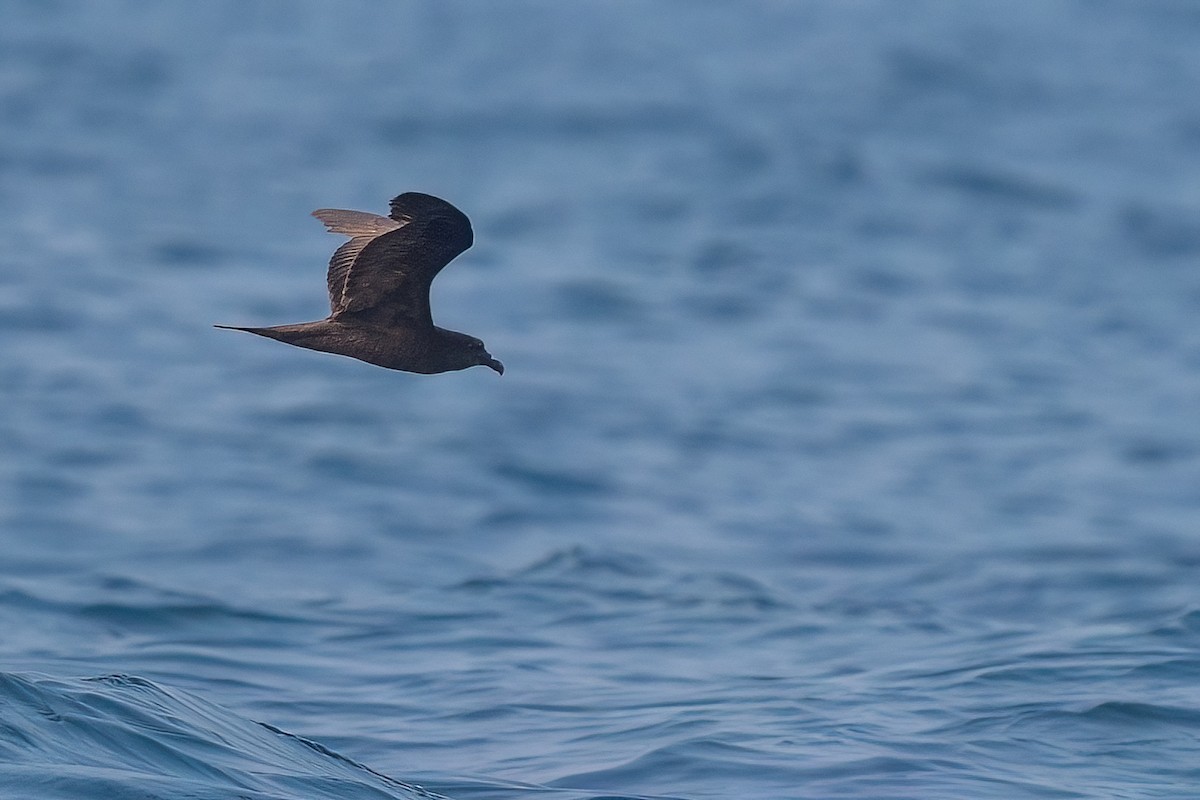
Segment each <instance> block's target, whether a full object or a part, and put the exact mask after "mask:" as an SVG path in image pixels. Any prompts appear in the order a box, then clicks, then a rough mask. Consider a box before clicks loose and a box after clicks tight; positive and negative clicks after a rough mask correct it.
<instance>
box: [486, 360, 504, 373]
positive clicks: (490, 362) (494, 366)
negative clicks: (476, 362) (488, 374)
mask: <svg viewBox="0 0 1200 800" xmlns="http://www.w3.org/2000/svg"><path fill="white" fill-rule="evenodd" d="M482 364H483V365H484V366H485V367H491V368H492V369H494V370H496V372H499V373H500V374H501V375H503V374H504V365H503V364H501V363H500V362H499V361H497V360H496V359H494V358H492V357H491V356H488V357H487V358H486V359H484V360H483V362H482Z"/></svg>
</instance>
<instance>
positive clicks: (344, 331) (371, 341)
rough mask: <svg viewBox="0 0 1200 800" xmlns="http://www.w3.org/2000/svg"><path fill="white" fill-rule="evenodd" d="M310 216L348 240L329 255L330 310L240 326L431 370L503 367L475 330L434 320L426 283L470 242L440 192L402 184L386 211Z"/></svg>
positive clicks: (325, 211)
mask: <svg viewBox="0 0 1200 800" xmlns="http://www.w3.org/2000/svg"><path fill="white" fill-rule="evenodd" d="M312 213H313V216H314V217H316V218H317V219H319V220H321V222H323V223H325V227H326V228H328V229H329V231H330V232H331V233H340V234H342V235H344V236H349V237H350V241H348V242H346V243H345V244H343V245H342V246H341V247H339V248H338V249H337V250H336V251H334V254H333V258H331V259H330V260H329V275H328V278H327V283H328V284H329V306H330V310H331V313H330V314H329V316H328V317H326V318H325V319H323V320H320V321H318V322H300V323H296V324H294V325H276V326H273V327H270V328H243V327H239V326H236V325H217V326H215V327H218V328H227V329H230V330H235V331H246V332H247V333H254V334H258V335H259V336H266V337H267V338H269V339H276V340H278V341H280V342H286V343H287V344H294V345H296V346H297V347H307V348H308V349H309V350H321V351H324V352H326V353H337V354H338V355H343V356H350V357H351V358H357V359H359V360H360V361H366V362H367V363H368V364H376V365H378V366H380V367H387V368H388V369H399V370H404V371H405V372H420V373H424V374H426V375H430V374H433V373H436V372H449V371H451V370H456V369H466V368H467V367H474V366H476V365H482V366H485V367H491V368H492V369H494V370H496V372H499V373H500V374H502V375H503V374H504V365H503V364H501V363H500V362H499V361H497V360H496V359H494V358H492V356H491V354H490V353H488V351H487V349H486V348H485V347H484V346H483V342H481V341H480V340H479V339H476V338H475V337H474V336H468V335H467V334H465V333H459V332H458V331H451V330H446V329H445V328H439V327H438V326H436V325H434V324H433V315H432V313H431V312H430V310H429V286H430V284H431V283H433V279H434V277H435V276H436V275H437V274H438V272H440V271H441V269H442V267H444V266H446V265H447V264H449V263H450V262H451V261H452V260H453V259H454V257H455V256H457V255H458V254H459V253H461V252H463V251H464V250H466V249H467V248H468V247H470V246H471V244H472V243H473V242H474V239H475V237H474V234H473V233H472V231H471V221H470V220H468V219H467V215H466V214H464V213H462V212H461V211H459V210H458V209H457V208H455V207H454V206H452V205H450V204H449V203H447V202H446V201H445V200H442V199H440V198H437V197H433V196H432V195H428V194H421V193H420V192H405V193H404V194H402V195H400V196H399V197H396V198H395V199H393V200H392V210H391V213H390V214H389V215H388V216H386V217H381V216H379V215H378V214H371V213H368V212H366V211H348V210H345V209H340V208H319V209H317V210H316V211H314V212H312Z"/></svg>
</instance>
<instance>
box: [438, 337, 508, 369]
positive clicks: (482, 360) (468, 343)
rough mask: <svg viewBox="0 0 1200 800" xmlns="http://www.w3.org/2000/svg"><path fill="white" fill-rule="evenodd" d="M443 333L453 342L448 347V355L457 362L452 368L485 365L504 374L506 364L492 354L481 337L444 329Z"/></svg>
mask: <svg viewBox="0 0 1200 800" xmlns="http://www.w3.org/2000/svg"><path fill="white" fill-rule="evenodd" d="M441 333H442V336H443V338H444V339H447V340H448V341H449V342H451V343H452V344H451V346H450V347H448V348H447V350H448V353H447V355H448V356H449V357H450V358H452V359H453V362H454V364H455V366H453V367H451V369H466V368H467V367H476V366H483V367H490V368H491V369H494V370H496V372H498V373H500V374H501V375H503V374H504V365H503V364H501V363H500V362H499V361H497V360H496V359H494V358H492V354H491V353H489V352H488V351H487V348H486V347H484V346H483V342H482V341H480V340H479V339H476V338H475V337H474V336H468V335H467V334H465V333H459V332H458V331H445V330H443V331H442V332H441Z"/></svg>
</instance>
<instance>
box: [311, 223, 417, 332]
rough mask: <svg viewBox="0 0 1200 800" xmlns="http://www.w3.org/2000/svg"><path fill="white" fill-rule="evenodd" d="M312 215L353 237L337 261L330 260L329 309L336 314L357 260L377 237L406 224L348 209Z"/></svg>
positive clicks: (335, 255)
mask: <svg viewBox="0 0 1200 800" xmlns="http://www.w3.org/2000/svg"><path fill="white" fill-rule="evenodd" d="M312 215H313V216H314V217H316V218H317V219H319V220H321V222H323V223H325V227H326V228H327V229H328V230H329V232H330V233H340V234H343V235H345V236H349V237H351V238H350V241H348V242H346V243H345V244H343V245H342V246H341V247H339V248H338V249H337V250H335V251H334V253H333V258H331V259H329V273H328V275H327V276H326V280H325V282H326V284H327V285H328V287H329V307H330V309H331V310H332V311H333V313H335V314H336V313H337V311H338V310H339V308H338V307H339V306H340V305H341V304H342V293H343V290H344V289H345V287H346V274H347V273H348V272H349V271H350V267H351V265H353V264H354V259H356V258H358V254H359V253H361V252H362V249H363V248H364V247H366V246H367V244H368V243H370V241H371V240H372V239H374V238H375V237H376V236H380V235H382V234H384V233H387V232H389V231H394V230H396V229H397V228H399V227H400V226H402V225H404V223H403V222H398V221H397V220H394V219H392V218H390V217H381V216H379V215H378V214H371V213H369V212H366V211H350V210H348V209H344V208H318V209H317V210H316V211H314V212H312Z"/></svg>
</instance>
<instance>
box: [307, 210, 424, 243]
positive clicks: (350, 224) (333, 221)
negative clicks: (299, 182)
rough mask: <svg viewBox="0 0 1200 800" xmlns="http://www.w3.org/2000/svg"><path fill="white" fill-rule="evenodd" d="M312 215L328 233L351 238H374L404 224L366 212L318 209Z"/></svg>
mask: <svg viewBox="0 0 1200 800" xmlns="http://www.w3.org/2000/svg"><path fill="white" fill-rule="evenodd" d="M312 215H313V216H314V217H316V218H317V219H319V220H321V222H323V223H325V227H326V228H327V229H328V230H329V232H330V233H340V234H343V235H344V236H349V237H351V238H353V237H357V236H369V237H371V238H374V237H376V236H379V235H380V234H382V233H387V232H388V231H394V230H396V229H397V228H399V227H400V226H401V225H403V224H404V222H401V221H398V220H394V219H392V218H391V217H381V216H380V215H378V214H372V213H370V212H367V211H350V210H349V209H345V208H318V209H317V210H316V211H314V212H312Z"/></svg>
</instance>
